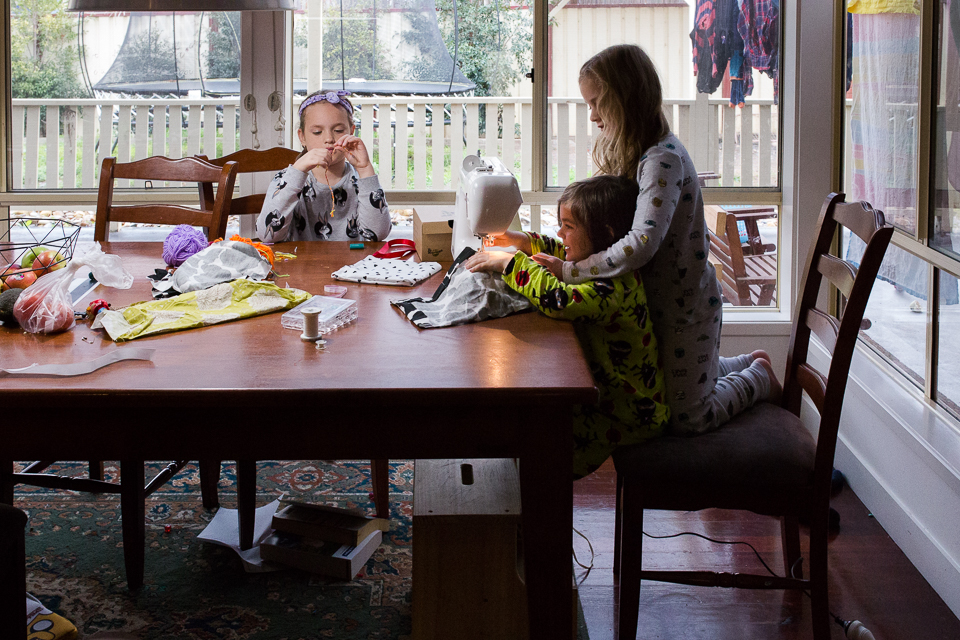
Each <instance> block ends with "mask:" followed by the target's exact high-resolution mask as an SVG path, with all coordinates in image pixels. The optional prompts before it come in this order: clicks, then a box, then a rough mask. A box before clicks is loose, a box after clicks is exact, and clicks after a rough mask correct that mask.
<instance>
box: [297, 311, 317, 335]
mask: <svg viewBox="0 0 960 640" xmlns="http://www.w3.org/2000/svg"><path fill="white" fill-rule="evenodd" d="M300 338H301V339H303V340H310V341H314V340H319V339H320V309H304V310H303V333H301V334H300Z"/></svg>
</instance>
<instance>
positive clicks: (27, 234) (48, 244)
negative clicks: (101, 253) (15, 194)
mask: <svg viewBox="0 0 960 640" xmlns="http://www.w3.org/2000/svg"><path fill="white" fill-rule="evenodd" d="M9 222H10V224H9V227H8V228H7V229H6V231H4V232H3V233H2V234H0V279H3V280H4V281H6V279H7V278H8V277H9V276H11V275H14V274H15V273H23V272H26V273H31V274H33V276H34V277H35V278H39V277H40V276H41V275H43V274H44V273H47V272H49V271H55V270H56V269H59V268H61V267H63V266H64V265H66V263H67V262H69V261H70V258H72V257H73V251H74V249H75V248H76V246H77V240H79V239H80V225H79V224H76V223H73V222H69V221H67V220H60V219H56V218H10V219H9ZM48 252H52V253H48ZM41 256H42V257H41ZM38 258H39V259H40V262H39V263H38V262H37V260H38Z"/></svg>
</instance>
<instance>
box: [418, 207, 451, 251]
mask: <svg viewBox="0 0 960 640" xmlns="http://www.w3.org/2000/svg"><path fill="white" fill-rule="evenodd" d="M413 241H414V243H415V244H416V245H417V256H418V257H419V258H420V262H453V259H454V257H455V256H454V255H453V254H452V253H451V249H450V245H451V244H452V243H453V205H452V204H451V205H429V206H419V207H414V209H413Z"/></svg>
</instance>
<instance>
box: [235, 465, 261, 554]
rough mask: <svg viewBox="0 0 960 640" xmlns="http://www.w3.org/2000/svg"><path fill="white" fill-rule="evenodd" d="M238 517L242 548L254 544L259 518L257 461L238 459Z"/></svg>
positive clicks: (247, 547)
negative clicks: (254, 530) (254, 532)
mask: <svg viewBox="0 0 960 640" xmlns="http://www.w3.org/2000/svg"><path fill="white" fill-rule="evenodd" d="M237 519H238V520H239V522H240V548H241V549H244V550H246V549H249V548H251V547H252V546H253V529H254V525H255V524H256V520H257V461H256V460H237Z"/></svg>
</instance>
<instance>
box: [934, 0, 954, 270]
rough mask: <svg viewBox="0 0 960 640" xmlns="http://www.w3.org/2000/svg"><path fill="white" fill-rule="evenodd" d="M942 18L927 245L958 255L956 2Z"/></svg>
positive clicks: (951, 4)
mask: <svg viewBox="0 0 960 640" xmlns="http://www.w3.org/2000/svg"><path fill="white" fill-rule="evenodd" d="M941 6H942V5H941ZM942 18H943V20H942V27H943V28H942V32H941V37H940V55H939V56H938V58H939V60H940V67H939V72H940V73H939V74H938V76H939V77H938V82H937V85H936V86H937V116H936V120H935V121H934V137H933V140H934V149H933V151H934V158H933V166H932V169H933V172H934V173H933V185H932V189H933V194H932V195H933V206H932V207H931V211H930V213H931V221H930V234H931V235H930V244H931V245H932V246H934V247H937V248H938V249H941V250H943V251H946V252H948V253H951V254H953V255H954V256H960V238H958V236H957V233H958V232H960V218H958V216H960V2H957V1H954V2H952V3H950V6H949V9H948V10H947V12H945V13H944V15H943V16H942ZM954 225H957V231H954V228H953V227H954Z"/></svg>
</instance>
